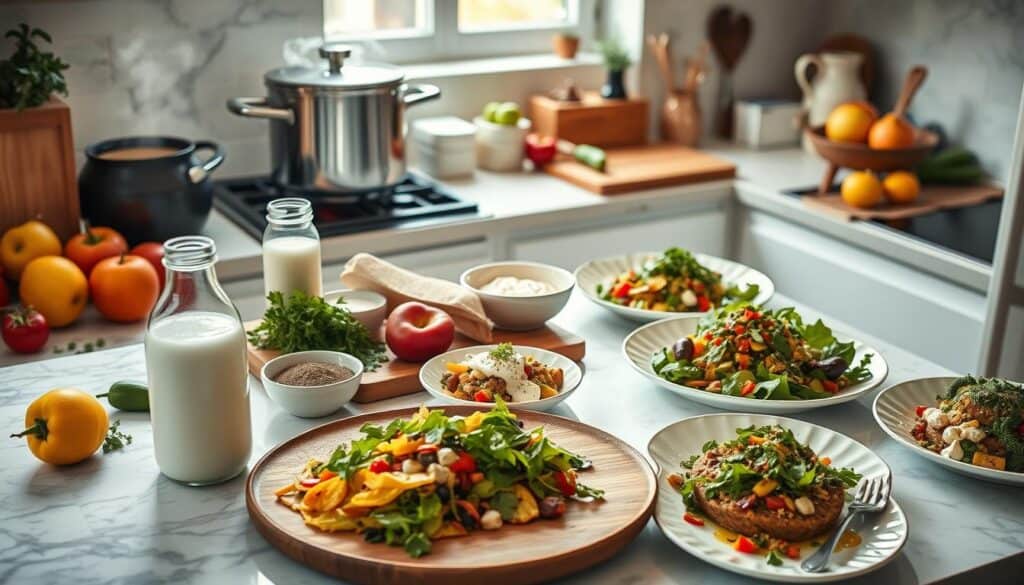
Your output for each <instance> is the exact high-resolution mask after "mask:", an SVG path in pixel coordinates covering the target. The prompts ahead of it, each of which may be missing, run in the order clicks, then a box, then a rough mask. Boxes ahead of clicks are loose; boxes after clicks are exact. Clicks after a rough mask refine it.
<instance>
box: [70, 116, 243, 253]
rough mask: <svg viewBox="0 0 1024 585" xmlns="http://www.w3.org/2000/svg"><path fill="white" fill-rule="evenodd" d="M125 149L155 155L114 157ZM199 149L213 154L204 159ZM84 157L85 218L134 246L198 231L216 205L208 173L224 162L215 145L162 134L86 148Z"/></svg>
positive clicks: (80, 177) (82, 191) (80, 185)
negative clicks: (199, 155)
mask: <svg viewBox="0 0 1024 585" xmlns="http://www.w3.org/2000/svg"><path fill="white" fill-rule="evenodd" d="M125 149H139V150H135V151H132V152H134V154H135V155H137V156H138V155H147V154H148V155H151V156H146V157H143V158H136V159H128V158H110V157H112V156H114V154H113V153H114V152H115V151H117V152H120V153H124V152H126V151H125ZM143 149H145V150H143ZM200 150H211V151H213V155H212V156H211V157H210V158H208V159H206V160H205V161H203V160H201V159H200V158H199V157H198V156H196V153H197V152H198V151H200ZM85 155H86V157H87V160H86V162H85V166H84V167H83V168H82V172H81V173H80V174H79V175H78V196H79V199H80V201H81V205H82V216H83V217H84V218H85V219H87V220H88V221H89V223H90V224H91V225H95V226H106V227H112V228H114V229H115V230H117V231H119V232H120V233H121V234H122V235H123V236H124V237H125V239H127V240H128V242H129V243H131V244H137V243H139V242H143V241H156V242H163V241H164V240H167V239H169V238H173V237H175V236H183V235H188V234H197V233H199V231H200V230H201V229H202V227H203V225H204V224H205V223H206V219H207V217H208V216H209V215H210V208H211V206H212V205H213V185H212V183H211V181H210V179H209V174H210V172H211V171H213V169H215V168H217V167H218V166H219V165H220V163H222V162H224V152H223V151H222V150H221V148H220V146H218V145H217V144H215V143H213V142H205V141H200V142H191V141H189V140H185V139H182V138H171V137H163V136H137V137H130V138H115V139H113V140H105V141H103V142H98V143H96V144H92V145H90V146H88V147H87V148H86V149H85Z"/></svg>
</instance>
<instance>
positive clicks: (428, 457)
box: [416, 451, 437, 468]
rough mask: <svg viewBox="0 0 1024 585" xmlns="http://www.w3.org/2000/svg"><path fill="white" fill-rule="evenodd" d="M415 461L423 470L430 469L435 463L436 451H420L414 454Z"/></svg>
mask: <svg viewBox="0 0 1024 585" xmlns="http://www.w3.org/2000/svg"><path fill="white" fill-rule="evenodd" d="M416 460H417V461H419V462H420V465H422V466H423V467H424V468H427V467H430V464H431V463H437V451H420V452H419V453H417V454H416Z"/></svg>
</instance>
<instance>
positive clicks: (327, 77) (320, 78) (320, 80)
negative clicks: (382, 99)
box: [266, 44, 405, 90]
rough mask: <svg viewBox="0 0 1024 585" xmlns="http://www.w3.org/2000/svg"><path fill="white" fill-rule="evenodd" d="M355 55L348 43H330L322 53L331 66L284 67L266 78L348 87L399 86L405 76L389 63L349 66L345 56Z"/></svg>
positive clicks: (315, 85) (314, 84)
mask: <svg viewBox="0 0 1024 585" xmlns="http://www.w3.org/2000/svg"><path fill="white" fill-rule="evenodd" d="M351 54H352V48H351V47H349V46H348V45H339V44H327V45H324V46H322V47H320V56H321V57H323V58H324V59H326V60H327V64H328V66H327V69H319V68H311V67H298V66H293V67H282V68H280V69H274V70H273V71H270V72H268V73H267V75H266V80H267V81H268V82H272V83H276V84H279V85H292V86H303V87H322V88H332V89H342V90H344V89H369V88H374V87H384V86H390V85H396V84H398V83H400V82H401V81H402V79H403V78H404V77H405V74H403V73H402V70H401V69H399V68H398V67H395V66H394V65H387V64H385V63H360V64H358V65H356V64H347V65H346V64H345V59H346V58H347V57H348V56H349V55H351Z"/></svg>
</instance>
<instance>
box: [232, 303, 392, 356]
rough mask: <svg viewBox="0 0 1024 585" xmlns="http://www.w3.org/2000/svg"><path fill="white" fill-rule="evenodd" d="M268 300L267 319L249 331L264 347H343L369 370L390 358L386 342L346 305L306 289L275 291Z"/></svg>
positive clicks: (290, 349) (255, 342)
mask: <svg viewBox="0 0 1024 585" xmlns="http://www.w3.org/2000/svg"><path fill="white" fill-rule="evenodd" d="M267 300H268V301H270V307H268V308H267V312H266V313H265V314H264V315H263V321H262V322H261V323H260V324H259V326H258V327H256V328H255V329H253V330H252V331H250V332H249V341H250V342H251V343H252V344H253V345H254V346H256V347H258V348H260V349H267V348H271V349H278V350H281V351H282V352H284V353H293V352H296V351H309V350H316V349H320V350H331V351H342V352H345V353H348V354H351V355H353V356H355V357H356V358H358V359H359V361H361V362H363V366H365V367H366V369H367V370H374V369H376V368H377V366H378V365H379V364H381V363H382V362H384V361H385V360H386V359H387V356H386V355H385V354H384V344H382V343H379V342H376V341H374V340H373V338H371V337H370V332H369V331H367V330H366V327H365V326H363V324H362V323H360V322H359V321H358V320H357V319H356V318H355V317H353V316H352V313H350V312H349V311H348V310H347V309H345V308H344V307H342V306H338V305H332V304H330V303H328V302H327V301H325V300H323V299H322V298H320V297H318V296H310V295H307V294H306V293H304V292H302V291H294V292H292V293H291V294H290V295H288V298H287V299H285V296H284V295H283V294H281V293H280V292H278V291H272V292H270V293H269V294H268V295H267ZM340 304H343V303H342V301H341V300H340V299H339V305H340Z"/></svg>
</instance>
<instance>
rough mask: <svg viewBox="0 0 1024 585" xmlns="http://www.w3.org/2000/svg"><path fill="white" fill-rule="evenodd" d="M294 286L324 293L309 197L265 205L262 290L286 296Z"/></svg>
mask: <svg viewBox="0 0 1024 585" xmlns="http://www.w3.org/2000/svg"><path fill="white" fill-rule="evenodd" d="M296 290H300V291H302V292H304V293H306V294H307V295H310V296H322V295H323V278H322V276H321V270H320V234H319V233H317V231H316V226H314V225H313V206H312V205H310V203H309V201H307V200H306V199H302V198H299V197H288V198H285V199H275V200H273V201H271V202H270V204H269V205H267V229H266V230H264V232H263V292H264V295H267V294H270V292H271V291H279V292H281V293H282V294H284V296H285V297H286V298H287V297H288V295H289V294H291V293H292V292H294V291H296Z"/></svg>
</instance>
